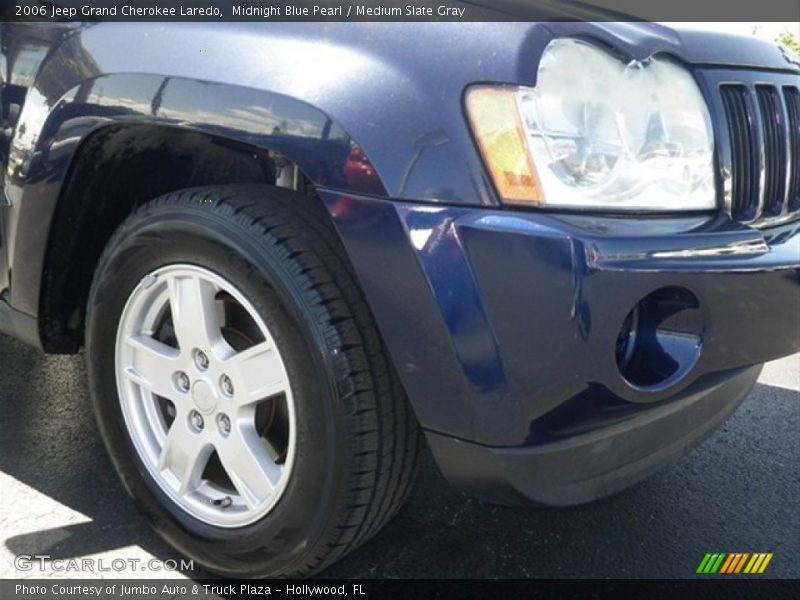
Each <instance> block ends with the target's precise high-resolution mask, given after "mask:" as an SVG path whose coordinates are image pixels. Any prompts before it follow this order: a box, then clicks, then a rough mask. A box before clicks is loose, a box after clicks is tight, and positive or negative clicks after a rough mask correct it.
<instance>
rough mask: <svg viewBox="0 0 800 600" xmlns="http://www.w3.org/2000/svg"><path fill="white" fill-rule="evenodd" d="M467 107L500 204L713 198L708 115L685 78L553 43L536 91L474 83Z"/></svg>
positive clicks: (633, 205)
mask: <svg viewBox="0 0 800 600" xmlns="http://www.w3.org/2000/svg"><path fill="white" fill-rule="evenodd" d="M466 105H467V112H468V114H469V118H470V122H471V124H472V127H473V131H474V133H475V137H476V139H477V141H478V143H479V145H480V148H481V152H482V154H483V157H484V160H485V161H486V164H487V166H488V167H489V170H490V171H491V173H492V177H493V179H494V182H495V185H496V186H497V189H498V192H499V193H500V195H501V197H502V198H503V200H504V201H505V202H511V203H518V204H527V205H537V206H548V207H549V206H552V207H591V208H603V209H611V210H614V209H616V210H662V211H664V210H667V211H672V210H704V209H711V208H714V207H715V205H716V200H715V188H714V170H713V152H714V143H713V133H712V128H711V118H710V116H709V113H708V107H707V106H706V103H705V101H704V100H703V96H702V94H701V93H700V90H699V89H698V87H697V84H696V83H695V81H694V79H693V78H692V76H691V75H690V74H689V72H688V71H686V69H684V68H682V67H681V66H679V65H677V64H676V63H674V62H672V61H670V60H668V59H662V58H652V59H650V60H648V61H646V62H645V63H639V62H635V61H634V62H630V63H627V64H626V63H623V62H621V61H620V60H618V59H617V58H616V57H614V56H612V55H611V54H609V53H607V52H605V51H603V50H600V49H599V48H596V47H594V46H592V45H590V44H588V43H586V42H583V41H580V40H572V39H560V40H556V41H554V42H552V43H551V44H550V45H549V46H548V47H547V49H546V50H545V52H544V55H543V57H542V60H541V63H540V65H539V74H538V77H537V81H536V87H535V88H527V87H507V86H489V85H480V86H475V87H472V88H470V89H469V90H468V92H467V96H466Z"/></svg>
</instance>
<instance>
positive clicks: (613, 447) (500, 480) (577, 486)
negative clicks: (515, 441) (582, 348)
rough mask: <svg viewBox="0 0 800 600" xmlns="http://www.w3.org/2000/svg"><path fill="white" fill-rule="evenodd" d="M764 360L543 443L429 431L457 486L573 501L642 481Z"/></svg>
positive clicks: (750, 381)
mask: <svg viewBox="0 0 800 600" xmlns="http://www.w3.org/2000/svg"><path fill="white" fill-rule="evenodd" d="M760 372H761V367H760V366H754V367H749V368H745V369H740V370H738V371H737V372H736V373H735V374H734V375H732V376H731V377H730V378H727V379H725V380H724V381H721V382H718V383H716V384H715V385H713V386H712V387H710V388H705V389H703V390H701V391H695V392H693V393H688V394H686V395H685V396H683V397H680V398H677V399H675V400H673V401H670V402H666V403H663V404H659V405H654V406H653V407H652V409H650V410H647V411H644V412H643V413H640V414H637V415H636V416H635V417H633V418H631V419H630V420H628V421H625V422H622V423H616V424H614V425H612V426H609V427H606V428H603V429H600V430H597V431H592V432H590V433H586V434H583V435H578V436H574V437H572V438H568V439H565V440H559V441H557V442H554V443H550V444H544V445H540V446H532V447H522V448H491V447H487V446H481V445H478V444H472V443H469V442H465V441H462V440H457V439H454V438H451V437H448V436H444V435H440V434H437V433H433V432H427V438H428V443H429V444H430V447H431V449H432V450H433V453H434V456H435V457H436V460H437V462H438V464H439V466H440V467H441V468H442V470H443V471H444V474H445V476H446V477H447V478H448V480H449V481H450V482H451V483H452V484H454V485H455V486H456V487H458V488H460V489H462V490H463V491H465V492H467V493H469V494H472V495H474V496H477V497H480V498H483V499H486V500H489V501H492V502H497V503H500V504H512V505H513V504H517V505H518V504H530V503H531V502H533V503H540V504H545V505H552V506H568V505H573V504H581V503H584V502H589V501H592V500H595V499H597V498H601V497H603V496H607V495H609V494H612V493H614V492H617V491H619V490H622V489H623V488H625V487H627V486H629V485H631V484H633V483H636V482H637V481H640V480H641V479H643V478H645V477H647V476H648V475H650V474H652V473H653V472H655V471H656V470H658V469H659V468H661V467H663V466H664V465H666V464H668V463H669V462H671V461H673V460H675V459H677V458H678V457H679V456H681V455H682V454H684V453H685V452H687V451H688V450H689V449H691V448H692V447H694V446H695V445H697V444H699V443H700V442H701V441H702V440H703V439H705V438H706V437H707V436H708V435H709V434H710V433H711V432H713V431H714V430H715V429H716V428H717V427H718V426H719V425H720V424H721V423H722V422H723V421H725V419H727V418H728V417H729V416H730V415H731V414H732V413H733V412H734V411H735V410H736V408H738V406H739V405H740V404H741V403H742V401H743V400H744V399H745V397H746V396H747V394H748V393H749V392H750V390H751V389H752V387H753V385H754V384H755V382H756V379H757V378H758V375H759V373H760Z"/></svg>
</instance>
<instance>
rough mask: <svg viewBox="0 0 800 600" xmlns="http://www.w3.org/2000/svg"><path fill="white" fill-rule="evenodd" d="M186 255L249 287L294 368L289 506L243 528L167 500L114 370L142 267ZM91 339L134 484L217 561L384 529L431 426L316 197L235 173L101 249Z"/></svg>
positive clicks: (288, 570) (232, 568)
mask: <svg viewBox="0 0 800 600" xmlns="http://www.w3.org/2000/svg"><path fill="white" fill-rule="evenodd" d="M181 262H182V263H190V264H195V265H198V266H202V267H205V268H207V269H210V270H212V271H215V272H216V273H218V274H219V275H222V276H224V277H225V278H226V279H228V280H229V281H230V282H231V283H233V284H234V285H235V286H236V287H237V288H238V289H239V290H240V291H242V292H243V293H244V294H245V295H246V296H247V298H248V300H250V301H251V302H253V304H254V305H255V306H256V308H257V309H258V310H259V312H260V313H261V316H262V317H263V318H264V319H265V322H266V323H267V325H268V327H269V328H270V331H271V333H272V334H273V337H274V339H275V340H276V343H277V344H278V346H279V348H280V350H281V354H282V356H283V359H284V363H285V365H286V368H287V372H288V373H289V377H290V380H291V382H292V389H293V396H294V398H295V406H296V408H295V410H296V419H297V453H296V458H295V464H294V468H293V471H292V475H291V477H290V480H289V483H288V485H287V487H286V490H285V491H284V493H283V495H282V496H281V499H280V500H279V501H278V503H277V505H276V506H275V507H274V508H273V509H272V510H271V511H270V512H269V513H268V514H267V515H266V516H265V517H263V518H262V519H261V520H259V521H257V522H256V523H254V524H252V525H248V526H246V527H241V528H236V529H226V528H219V527H214V526H211V525H208V524H205V523H203V522H201V521H199V520H197V519H195V518H194V517H192V516H190V515H189V514H188V513H186V512H185V511H183V510H182V509H181V508H180V507H178V506H177V505H175V504H174V503H173V502H172V501H171V500H169V499H168V498H167V496H166V495H165V494H164V492H163V491H162V490H161V489H160V488H159V487H158V485H157V484H156V483H155V482H154V481H153V480H152V478H151V477H150V475H149V474H148V472H147V470H146V468H145V467H144V465H143V464H142V462H141V461H140V459H139V457H138V455H137V453H136V451H135V450H134V448H133V445H132V442H131V440H130V437H129V435H128V432H127V429H126V427H125V424H124V421H123V417H122V411H121V406H120V402H119V398H118V393H117V386H116V380H115V375H114V372H115V368H114V351H115V350H114V348H115V339H116V333H117V327H118V322H119V319H120V315H121V313H122V310H123V308H124V305H125V302H126V301H127V299H128V297H129V295H130V293H131V292H132V291H133V289H134V288H135V286H136V285H137V284H138V282H139V281H140V280H141V278H142V277H143V276H144V275H146V274H147V273H149V272H151V271H153V270H154V269H157V268H159V267H162V266H165V265H168V264H173V263H181ZM86 340H87V365H88V373H89V384H90V391H91V396H92V402H93V404H94V409H95V413H96V416H97V421H98V426H99V428H100V432H101V434H102V437H103V440H104V442H105V445H106V447H107V449H108V452H109V455H110V457H111V459H112V462H113V463H114V466H115V468H116V470H117V471H118V473H119V475H120V477H121V478H122V481H123V483H124V485H125V487H126V489H127V490H128V492H129V493H130V494H131V496H132V497H133V498H134V499H135V501H136V503H137V504H138V506H139V507H140V509H141V510H142V512H143V513H144V515H145V516H146V517H147V519H148V520H149V521H150V523H151V524H152V526H153V527H154V528H155V530H156V531H157V532H158V533H159V534H160V535H161V537H163V538H164V539H165V540H166V541H167V542H168V543H169V544H170V545H172V546H173V547H175V548H176V549H177V550H179V551H180V552H182V553H183V554H185V555H186V556H188V557H190V558H192V559H194V560H195V561H196V563H199V565H200V566H202V567H204V568H206V569H208V570H210V571H212V572H215V573H218V574H221V575H225V576H230V577H299V576H307V575H310V574H313V573H315V572H318V571H320V570H321V569H324V568H325V567H326V566H328V565H330V564H331V563H333V562H334V561H336V560H337V559H339V558H341V557H342V556H344V555H345V554H347V553H348V552H350V551H352V550H353V549H355V548H356V547H358V546H359V545H360V544H362V543H364V542H365V541H366V540H368V539H369V538H370V537H371V536H372V535H374V534H375V533H376V532H378V531H379V530H380V529H381V528H382V527H383V526H384V525H385V524H386V522H387V521H388V520H389V519H390V518H391V517H392V516H393V515H394V514H395V513H396V512H397V511H398V509H399V508H400V506H401V505H402V504H403V502H404V501H405V499H406V497H407V496H408V493H409V490H410V487H411V483H412V479H413V475H414V471H415V467H416V464H417V457H418V453H419V449H420V444H421V441H420V440H421V436H420V434H419V427H418V425H417V422H416V420H415V417H414V415H413V414H412V412H411V409H410V406H409V404H408V401H407V399H406V397H405V395H404V392H403V390H402V387H401V385H400V383H399V381H398V378H397V376H396V373H395V371H394V369H393V367H392V365H391V363H390V361H389V359H388V355H387V352H386V349H385V347H384V345H383V342H382V340H381V338H380V335H379V334H378V331H377V329H376V326H375V323H374V321H373V318H372V315H371V313H370V310H369V308H368V306H367V304H366V302H365V300H364V297H363V294H362V292H361V289H360V287H359V285H358V283H357V280H356V277H355V275H354V273H353V271H352V268H351V267H350V264H349V262H348V260H347V257H346V255H345V251H344V248H343V246H342V244H341V242H340V241H339V239H338V237H337V234H336V232H335V231H334V229H333V227H332V224H331V223H330V220H329V217H328V215H327V213H326V212H325V209H324V207H322V205H321V203H320V202H319V200H318V199H317V198H312V197H308V196H302V195H299V194H296V193H294V192H291V191H289V190H285V189H279V188H274V187H270V186H258V185H247V186H242V185H236V186H220V187H210V188H202V189H191V190H183V191H180V192H175V193H171V194H168V195H166V196H163V197H160V198H157V199H155V200H153V201H151V202H149V203H148V204H146V205H144V206H142V207H141V208H139V209H138V210H136V211H135V213H133V214H132V215H131V216H130V217H129V218H128V219H127V220H126V221H125V222H124V223H123V224H122V225H121V226H120V227H119V229H118V230H117V231H116V233H115V234H114V236H113V237H112V239H111V240H110V241H109V243H108V245H107V247H106V249H105V251H104V253H103V255H102V257H101V259H100V261H99V263H98V266H97V268H96V272H95V276H94V281H93V284H92V289H91V291H90V295H89V299H88V305H87V329H86Z"/></svg>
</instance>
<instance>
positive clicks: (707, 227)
mask: <svg viewBox="0 0 800 600" xmlns="http://www.w3.org/2000/svg"><path fill="white" fill-rule="evenodd" d="M322 197H323V199H324V200H325V202H326V204H327V206H328V208H329V210H330V212H331V214H332V215H333V217H334V220H335V222H336V224H337V227H338V229H339V232H340V234H341V236H342V239H343V240H344V242H345V245H346V247H347V250H348V252H349V254H350V257H351V260H352V261H353V264H354V266H355V268H356V270H357V271H358V272H359V274H360V275H361V283H362V286H363V288H364V291H365V292H366V294H367V297H368V299H369V301H370V306H371V308H372V310H373V312H374V313H375V316H376V318H377V319H378V322H379V323H380V325H381V331H382V333H383V335H384V338H385V339H386V341H387V344H388V346H389V349H390V351H391V352H392V355H393V358H394V361H395V364H396V365H397V368H398V371H399V373H400V376H401V378H402V379H403V383H404V385H405V387H406V390H407V392H408V394H409V397H410V398H411V401H412V402H413V403H414V408H415V410H416V412H417V415H418V416H419V417H420V420H421V421H422V423H423V424H424V425H425V426H426V427H428V428H429V429H431V430H434V431H437V432H439V433H445V434H447V435H450V436H452V437H456V438H460V439H465V440H472V441H475V442H478V443H480V444H484V445H488V446H519V445H524V444H530V443H537V441H538V442H541V441H543V440H545V439H550V438H549V437H548V436H549V435H551V434H546V433H544V431H545V430H544V429H542V427H545V425H542V424H541V423H540V419H544V421H542V423H545V424H547V423H551V422H552V421H553V419H555V420H556V421H557V422H558V427H556V429H563V428H564V427H565V422H566V421H565V417H564V414H565V412H564V411H568V412H570V414H572V416H573V420H572V422H571V426H572V427H573V428H574V429H575V431H578V430H581V431H584V430H588V429H591V427H592V426H593V425H592V424H595V425H597V426H600V425H599V424H608V422H607V419H606V418H605V417H603V418H599V417H598V414H599V413H602V414H606V413H607V412H608V411H611V412H613V413H614V414H615V415H624V414H631V415H633V414H637V415H640V414H641V413H642V411H645V410H646V408H645V407H647V406H656V405H659V404H660V403H663V402H668V401H670V400H671V399H674V398H679V397H683V396H685V395H686V394H690V393H691V390H692V389H701V390H702V389H705V387H708V386H709V385H711V383H710V382H714V381H718V380H719V378H720V377H723V379H724V374H725V373H726V372H730V373H731V374H733V373H734V372H735V371H736V369H740V368H743V367H747V366H750V365H753V364H758V363H761V362H765V361H766V360H770V359H772V358H776V357H779V356H783V355H785V354H790V353H792V352H794V351H797V350H800V311H798V310H797V307H798V306H800V285H798V281H800V224H798V223H794V224H789V225H786V226H784V227H782V228H780V231H781V232H780V233H778V232H777V231H775V232H773V233H771V234H770V235H771V236H772V238H771V239H770V237H769V236H765V235H764V233H762V232H760V231H758V230H754V229H752V228H749V227H746V226H743V225H734V224H732V223H731V222H730V221H728V220H725V219H720V218H718V217H716V216H715V215H699V214H696V215H689V216H686V217H672V218H664V217H662V218H658V217H651V218H648V219H642V218H636V217H627V218H623V217H610V216H609V217H603V218H600V217H596V216H593V217H592V216H588V215H572V216H569V215H549V214H544V213H530V212H527V213H526V212H517V211H508V210H496V209H495V210H492V209H480V208H465V207H431V206H424V205H419V204H411V203H405V202H397V201H395V202H391V201H386V200H381V199H377V198H366V197H361V198H359V197H354V196H350V195H342V194H340V193H337V192H333V191H323V193H322ZM768 242H769V243H768ZM742 248H744V250H741V249H742ZM690 249H694V250H695V251H696V253H692V252H689V253H686V252H685V251H686V250H690ZM734 249H740V251H741V252H743V253H741V254H731V251H732V250H734ZM673 251H681V254H679V255H677V254H674V252H673ZM745 251H746V253H745ZM669 287H677V288H680V289H684V290H687V291H688V292H690V293H691V294H693V295H694V296H695V297H696V298H697V299H698V306H697V308H696V313H697V314H696V315H695V316H694V317H693V318H695V319H698V320H699V322H700V323H701V325H700V330H699V331H700V334H699V337H698V340H699V341H698V343H700V344H701V349H700V355H699V357H693V356H689V355H685V353H686V352H695V351H694V350H692V348H694V347H695V346H693V344H691V343H690V344H686V345H683V344H681V345H679V346H676V345H675V344H673V343H672V342H674V340H671V339H668V338H665V337H664V336H663V335H660V334H659V336H658V337H655V336H654V337H653V339H652V343H658V344H666V345H667V347H670V345H671V347H672V350H673V351H674V352H676V353H677V354H676V356H677V357H682V358H681V362H682V363H683V364H686V365H688V368H687V369H686V371H685V372H679V373H678V375H680V376H677V377H676V378H673V379H669V380H667V381H665V383H664V385H654V386H650V387H647V388H642V387H638V386H634V385H631V384H630V383H628V382H627V381H625V379H624V378H623V377H622V375H621V374H620V372H619V369H618V367H617V364H616V356H615V350H616V340H617V336H618V333H619V330H620V327H621V326H622V323H623V321H624V320H625V317H626V316H627V314H628V312H629V311H631V309H632V308H633V307H634V306H635V305H636V304H637V303H638V302H639V301H640V300H642V299H643V298H645V297H646V296H648V295H649V294H651V293H652V292H654V291H656V290H660V289H663V288H669ZM668 312H669V311H667V313H668ZM667 316H668V314H665V315H663V318H666V317H667ZM695 359H696V363H695V362H694V360H695ZM683 375H685V376H683ZM476 381H477V382H478V385H476ZM481 382H482V383H483V385H481V384H480V383H481ZM569 407H574V411H573V410H572V409H571V408H569ZM553 415H556V416H555V417H554V416H553ZM615 418H616V417H615ZM583 419H585V420H586V421H585V422H584V421H583ZM547 427H550V426H549V425H548V426H547ZM553 427H555V425H553ZM536 432H539V433H536ZM552 435H555V434H552ZM562 435H563V434H562Z"/></svg>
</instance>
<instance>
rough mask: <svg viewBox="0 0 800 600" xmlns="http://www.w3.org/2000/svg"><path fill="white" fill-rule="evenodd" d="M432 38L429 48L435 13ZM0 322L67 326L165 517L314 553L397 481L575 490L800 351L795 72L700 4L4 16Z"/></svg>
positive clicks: (644, 459) (629, 462)
mask: <svg viewBox="0 0 800 600" xmlns="http://www.w3.org/2000/svg"><path fill="white" fill-rule="evenodd" d="M445 39H446V40H447V43H443V40H445ZM2 48H3V53H4V56H3V61H4V62H3V64H4V65H6V67H5V69H4V72H3V77H4V78H5V79H4V81H3V88H2V104H3V119H4V121H5V123H4V131H5V134H4V136H5V137H4V146H3V152H4V156H3V160H4V162H5V169H4V178H5V180H4V182H3V190H4V207H3V208H2V214H0V217H2V252H1V253H0V262H2V263H3V264H2V265H0V267H2V268H0V289H2V290H3V292H2V302H0V307H1V308H0V327H1V328H2V330H3V331H5V332H7V333H10V334H12V335H15V336H17V337H18V338H21V339H23V340H26V341H28V342H30V343H33V344H35V345H37V346H39V347H41V348H43V349H44V350H45V351H47V352H52V353H68V352H77V351H78V350H79V349H80V348H81V347H82V346H84V345H85V348H86V357H87V364H88V373H89V379H90V390H91V396H92V401H93V404H94V409H95V411H96V414H97V422H98V424H99V427H100V431H101V432H102V437H103V439H104V441H105V444H106V446H107V448H108V451H109V453H110V455H111V458H112V460H113V463H114V465H115V467H116V469H117V471H118V472H119V474H120V476H121V478H122V480H123V482H124V484H125V486H126V488H127V490H128V491H129V492H130V494H131V495H132V496H133V497H134V498H135V500H136V502H137V503H138V505H139V506H140V508H141V509H142V511H143V512H144V514H145V515H146V516H147V518H148V519H149V520H150V522H151V523H152V524H153V526H154V527H155V529H156V530H157V531H158V532H159V534H160V535H161V536H163V537H164V539H166V540H167V541H168V542H169V543H170V544H172V545H173V546H174V547H175V548H177V549H178V550H180V551H181V552H183V553H185V554H187V555H189V556H190V557H192V558H194V559H195V560H196V561H197V562H198V563H200V564H202V565H204V566H206V567H208V568H209V569H211V570H213V571H215V572H218V573H222V574H225V575H230V576H279V575H285V576H296V575H305V574H309V573H313V572H316V571H318V570H320V569H322V568H324V567H325V566H327V565H329V564H331V563H332V562H333V561H334V560H336V559H337V558H340V557H341V556H343V555H344V554H345V553H347V552H348V551H350V550H352V549H353V548H355V547H356V546H358V545H359V544H361V543H363V542H364V541H365V540H367V539H368V538H370V537H371V536H372V535H373V534H375V533H376V532H377V531H379V530H380V529H381V527H382V526H383V525H384V524H385V523H386V522H387V521H388V520H389V519H390V518H391V517H392V516H393V515H394V514H395V513H396V512H397V510H398V509H399V508H400V506H401V505H402V503H403V501H404V499H405V498H406V496H407V495H408V492H409V487H410V485H411V481H412V478H413V474H414V468H415V462H416V459H417V454H418V450H419V448H420V443H421V439H423V437H422V434H424V439H425V440H426V441H427V444H428V445H429V447H430V448H431V450H432V452H433V455H434V456H435V458H436V460H437V462H438V464H439V466H440V467H441V469H442V471H443V472H444V473H445V474H446V476H447V477H448V479H449V480H450V481H451V482H452V483H453V484H454V485H456V486H458V487H459V488H461V489H463V490H466V491H467V492H470V493H473V494H475V495H477V496H479V497H482V498H486V499H489V500H494V501H498V502H501V503H512V504H513V503H525V502H539V503H544V504H548V505H568V504H575V503H580V502H586V501H590V500H593V499H595V498H598V497H601V496H603V495H606V494H610V493H613V492H615V491H617V490H620V489H622V488H623V487H625V486H627V485H629V484H631V483H633V482H635V481H638V480H640V479H642V478H643V477H645V476H646V475H648V474H650V473H652V472H653V471H655V470H656V469H658V468H659V467H661V466H663V465H664V464H666V463H667V462H668V461H671V460H673V459H675V458H676V457H678V456H679V455H681V454H682V453H683V452H685V451H686V450H687V449H688V448H690V447H692V446H694V445H695V444H697V443H698V442H699V441H700V440H702V439H703V438H705V437H706V436H707V435H708V434H709V433H710V432H711V431H712V430H714V428H715V427H717V426H718V425H719V424H720V423H722V422H723V421H724V420H725V419H726V418H727V417H728V416H729V415H730V414H731V413H732V412H733V411H734V410H735V409H736V408H737V406H738V405H739V404H740V403H741V402H742V400H743V399H744V398H745V396H747V394H748V392H749V391H750V389H751V388H752V386H753V385H754V382H755V381H756V379H757V377H758V374H759V371H760V368H761V364H762V363H764V362H765V361H769V360H772V359H775V358H778V357H782V356H785V355H789V354H792V353H794V352H797V351H798V350H800V310H799V309H798V307H799V306H800V219H799V217H800V70H798V65H797V64H796V63H794V62H792V60H791V57H788V58H787V55H785V53H783V52H782V51H781V50H780V49H779V48H778V47H776V46H774V45H772V44H768V43H766V42H760V41H757V40H755V39H751V38H735V37H730V36H728V35H725V34H720V33H702V32H697V31H694V32H688V31H686V32H680V31H676V30H673V29H670V28H667V27H664V26H660V25H655V24H649V23H643V24H638V25H636V24H621V23H617V24H614V23H601V24H590V23H580V22H572V23H567V22H562V23H554V22H551V23H516V24H500V23H495V24H461V23H460V24H432V23H429V24H400V23H393V24H379V23H372V24H352V23H348V24H326V25H321V24H308V23H285V24H277V23H275V24H271V25H270V26H266V27H265V26H263V25H262V26H253V25H248V24H227V25H215V26H213V27H210V26H207V25H202V24H166V25H165V24H161V25H153V24H144V23H98V24H94V25H80V24H69V23H62V24H58V23H49V24H27V25H23V24H5V25H4V26H3V29H2Z"/></svg>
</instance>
